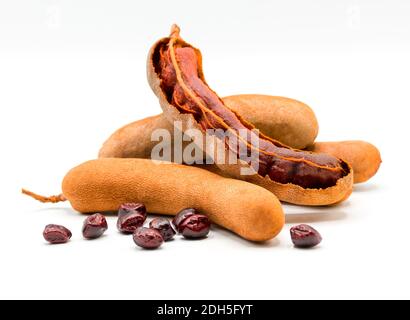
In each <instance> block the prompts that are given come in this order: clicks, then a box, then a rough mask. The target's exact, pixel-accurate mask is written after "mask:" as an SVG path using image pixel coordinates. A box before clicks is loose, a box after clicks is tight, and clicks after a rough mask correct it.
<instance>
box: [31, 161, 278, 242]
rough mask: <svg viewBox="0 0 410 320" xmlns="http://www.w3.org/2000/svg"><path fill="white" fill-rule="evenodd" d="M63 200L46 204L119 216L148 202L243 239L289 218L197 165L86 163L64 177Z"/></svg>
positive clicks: (266, 235) (255, 192)
mask: <svg viewBox="0 0 410 320" xmlns="http://www.w3.org/2000/svg"><path fill="white" fill-rule="evenodd" d="M62 192H63V193H62V195H59V196H52V197H42V196H39V195H36V194H34V193H32V192H30V191H27V190H23V193H24V194H27V195H29V196H32V197H33V198H35V199H37V200H39V201H42V202H54V203H55V202H59V201H65V200H68V201H69V202H70V204H71V206H72V207H73V208H74V209H75V210H77V211H79V212H82V213H90V212H110V211H117V210H118V208H119V207H120V205H121V204H123V203H130V202H132V203H143V204H145V206H146V208H147V210H148V212H151V213H158V214H165V215H176V214H177V213H178V212H180V211H181V210H183V209H185V208H195V209H197V210H198V211H199V212H201V213H203V214H205V215H207V216H208V217H209V219H211V221H213V222H214V223H216V224H218V225H220V226H222V227H224V228H226V229H228V230H231V231H232V232H234V233H236V234H238V235H239V236H241V237H243V238H244V239H247V240H251V241H265V240H269V239H272V238H274V237H275V236H276V235H277V234H278V233H279V232H280V231H281V229H282V227H283V225H284V223H285V218H284V213H283V210H282V206H281V204H280V202H279V200H278V199H277V198H276V197H275V195H273V194H272V193H271V192H269V191H267V190H265V189H263V188H261V187H259V186H255V185H253V184H251V183H247V182H244V181H240V180H235V179H228V178H224V177H221V176H219V175H217V174H213V173H211V172H209V171H206V170H202V169H199V168H196V167H193V166H185V165H179V164H175V163H166V162H157V161H152V160H147V159H120V158H106V159H98V160H92V161H88V162H85V163H83V164H81V165H79V166H77V167H75V168H73V169H72V170H70V171H69V172H68V173H67V175H66V176H65V178H64V180H63V183H62Z"/></svg>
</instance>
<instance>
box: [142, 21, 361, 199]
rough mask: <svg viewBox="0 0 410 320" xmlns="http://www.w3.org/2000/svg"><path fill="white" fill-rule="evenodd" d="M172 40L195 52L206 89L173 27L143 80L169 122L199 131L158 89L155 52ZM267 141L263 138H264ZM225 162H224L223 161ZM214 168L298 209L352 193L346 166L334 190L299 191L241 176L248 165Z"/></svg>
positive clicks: (289, 185)
mask: <svg viewBox="0 0 410 320" xmlns="http://www.w3.org/2000/svg"><path fill="white" fill-rule="evenodd" d="M175 37H177V39H178V43H179V44H181V45H184V46H187V47H189V48H191V49H193V50H194V51H195V54H196V56H197V65H198V70H197V72H198V77H199V78H200V79H201V80H202V81H203V83H204V84H205V85H206V81H205V78H204V75H203V71H202V56H201V53H200V51H199V50H198V49H196V48H194V47H192V46H191V45H190V44H188V43H187V42H185V41H183V40H182V39H181V38H179V28H178V27H177V26H173V29H172V31H171V36H170V37H167V38H163V39H160V40H159V41H158V42H156V43H155V44H154V45H153V46H152V48H151V49H150V51H149V54H148V59H147V78H148V82H149V84H150V86H151V89H152V90H153V92H154V93H155V94H156V96H157V97H158V99H159V103H160V105H161V107H162V109H163V111H164V115H165V116H166V117H167V119H168V120H169V121H170V122H173V121H176V120H177V121H182V123H183V130H187V129H196V130H200V131H203V129H202V128H201V126H200V124H199V123H198V122H197V121H196V119H195V118H194V116H193V115H192V114H191V113H181V112H180V111H179V110H178V109H177V108H176V107H175V106H173V105H172V104H170V103H169V102H168V99H167V96H166V93H165V92H164V90H163V89H162V87H161V79H160V77H159V75H158V73H157V70H156V65H155V60H156V59H157V58H158V56H157V53H158V48H160V46H165V45H167V44H168V43H169V42H170V41H172V40H174V39H175ZM236 116H237V118H238V119H239V120H240V121H241V123H242V124H245V125H246V127H248V128H253V126H252V125H251V124H250V123H247V122H246V121H245V120H244V119H243V118H241V117H240V116H239V115H236ZM264 138H266V139H268V138H267V137H264ZM225 152H226V156H227V155H228V150H227V149H225ZM225 159H228V157H226V158H225ZM217 165H218V167H219V168H220V169H221V170H222V171H224V173H227V174H228V175H229V176H231V177H233V178H236V179H241V180H245V181H248V182H252V183H254V184H257V185H260V186H262V187H264V188H266V189H267V190H269V191H271V192H273V193H274V194H275V195H276V196H277V197H278V198H279V199H280V200H282V201H286V202H289V203H294V204H300V205H316V206H319V205H331V204H335V203H338V202H341V201H343V200H345V199H347V198H348V197H349V195H350V194H351V192H352V189H353V174H352V170H351V168H350V166H349V165H348V164H346V163H343V165H344V166H345V167H346V168H347V174H346V175H344V176H343V177H341V178H340V179H338V180H337V182H336V184H335V185H334V186H330V187H327V188H312V189H308V188H302V187H301V186H299V185H295V184H292V183H286V184H284V183H278V182H276V181H273V180H271V179H269V177H264V176H261V175H259V174H253V175H242V174H241V170H240V168H241V167H242V166H243V167H248V168H249V167H250V166H249V164H247V163H245V162H242V163H241V162H239V163H238V164H233V165H231V164H217Z"/></svg>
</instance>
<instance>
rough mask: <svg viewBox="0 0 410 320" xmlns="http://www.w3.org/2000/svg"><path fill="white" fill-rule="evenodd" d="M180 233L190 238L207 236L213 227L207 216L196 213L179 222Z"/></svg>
mask: <svg viewBox="0 0 410 320" xmlns="http://www.w3.org/2000/svg"><path fill="white" fill-rule="evenodd" d="M178 228H179V230H180V233H181V234H182V235H183V236H184V237H185V238H188V239H199V238H205V237H206V236H207V235H208V233H209V230H210V228H211V222H210V221H209V219H208V217H207V216H204V215H202V214H194V215H192V216H189V217H187V218H186V219H185V220H183V221H182V222H181V223H180V224H179V227H178Z"/></svg>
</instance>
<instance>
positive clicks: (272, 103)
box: [222, 94, 319, 149]
mask: <svg viewBox="0 0 410 320" xmlns="http://www.w3.org/2000/svg"><path fill="white" fill-rule="evenodd" d="M222 100H223V102H224V103H225V105H226V106H227V107H228V108H230V109H232V110H233V111H235V112H237V113H238V114H240V115H241V117H243V118H244V119H245V120H246V121H248V122H250V123H252V124H253V125H254V126H255V127H256V128H258V129H259V130H260V131H261V132H262V133H263V134H265V135H267V136H268V137H270V138H272V139H274V140H279V141H280V142H282V143H283V144H285V145H287V146H289V147H292V148H295V149H304V148H306V147H307V146H309V145H311V144H312V143H313V141H315V139H316V137H317V134H318V132H319V124H318V122H317V119H316V116H315V113H314V112H313V110H312V109H311V108H310V107H309V106H308V105H306V104H304V103H303V102H300V101H298V100H294V99H290V98H285V97H278V96H269V95H261V94H240V95H234V96H229V97H225V98H223V99H222Z"/></svg>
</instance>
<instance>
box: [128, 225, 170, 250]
mask: <svg viewBox="0 0 410 320" xmlns="http://www.w3.org/2000/svg"><path fill="white" fill-rule="evenodd" d="M133 239H134V242H135V244H136V245H137V246H139V247H141V248H144V249H157V248H159V247H160V246H161V245H162V243H163V242H164V239H163V238H162V235H161V233H160V232H159V231H158V230H155V229H151V228H144V227H140V228H138V229H137V230H136V231H135V232H134V234H133Z"/></svg>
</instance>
